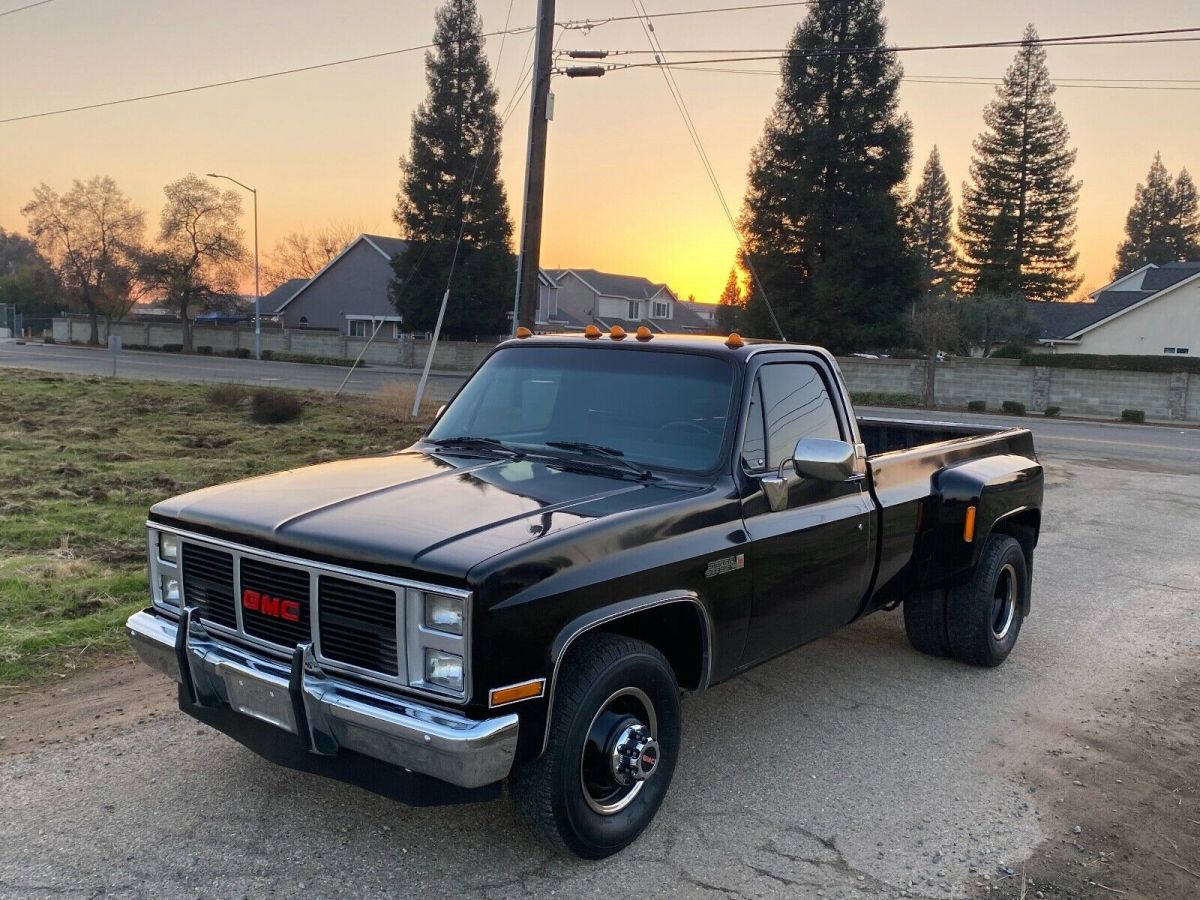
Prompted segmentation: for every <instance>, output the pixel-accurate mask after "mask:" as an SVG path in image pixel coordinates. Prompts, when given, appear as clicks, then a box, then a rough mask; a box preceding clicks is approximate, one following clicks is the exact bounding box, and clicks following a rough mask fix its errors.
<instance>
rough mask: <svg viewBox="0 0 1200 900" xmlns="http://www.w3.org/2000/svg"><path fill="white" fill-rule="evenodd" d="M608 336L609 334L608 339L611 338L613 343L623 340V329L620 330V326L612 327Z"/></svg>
mask: <svg viewBox="0 0 1200 900" xmlns="http://www.w3.org/2000/svg"><path fill="white" fill-rule="evenodd" d="M608 334H609V337H611V338H612V339H613V340H614V341H623V340H625V329H624V328H622V327H621V326H620V325H614V326H613V327H612V331H610V332H609V333H608Z"/></svg>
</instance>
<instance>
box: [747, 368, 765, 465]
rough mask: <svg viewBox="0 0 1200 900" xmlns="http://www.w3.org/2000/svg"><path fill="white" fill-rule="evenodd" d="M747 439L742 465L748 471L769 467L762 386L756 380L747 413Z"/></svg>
mask: <svg viewBox="0 0 1200 900" xmlns="http://www.w3.org/2000/svg"><path fill="white" fill-rule="evenodd" d="M746 416H747V418H746V439H745V440H744V441H743V442H742V465H743V466H745V467H746V471H747V472H763V471H766V468H767V441H766V437H765V434H766V432H765V431H764V430H763V416H762V387H761V385H760V383H759V381H758V379H755V381H754V390H753V391H751V393H750V409H749V410H748V411H747V413H746Z"/></svg>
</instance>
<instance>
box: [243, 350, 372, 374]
mask: <svg viewBox="0 0 1200 900" xmlns="http://www.w3.org/2000/svg"><path fill="white" fill-rule="evenodd" d="M263 356H264V357H265V356H266V353H263ZM271 359H273V360H275V361H276V362H296V363H307V364H308V365H310V366H342V367H344V368H347V369H348V368H350V366H352V365H354V360H353V359H350V358H348V357H344V356H309V355H307V354H305V353H287V352H285V351H282V350H276V351H274V352H272V354H271ZM358 368H360V369H365V368H367V364H366V363H364V362H360V363H359V364H358Z"/></svg>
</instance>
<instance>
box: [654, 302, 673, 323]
mask: <svg viewBox="0 0 1200 900" xmlns="http://www.w3.org/2000/svg"><path fill="white" fill-rule="evenodd" d="M650 316H651V318H654V319H669V318H671V304H670V302H668V301H667V300H655V301H654V304H653V306H652V308H651V312H650Z"/></svg>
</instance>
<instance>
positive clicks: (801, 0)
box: [556, 0, 816, 31]
mask: <svg viewBox="0 0 1200 900" xmlns="http://www.w3.org/2000/svg"><path fill="white" fill-rule="evenodd" d="M815 2H816V0H790V2H785V3H752V4H749V5H747V6H718V7H715V8H712V9H681V10H676V11H675V12H664V13H655V14H654V18H656V19H666V18H670V17H672V16H702V15H707V14H708V13H725V12H746V11H748V10H756V9H781V8H784V7H788V6H812V5H813V3H815ZM635 9H636V7H635ZM640 18H641V16H640V15H633V16H605V17H604V18H603V19H572V20H571V21H568V22H558V23H556V24H558V25H559V26H560V27H562V28H566V29H570V30H582V31H591V30H592V29H593V28H598V27H600V26H601V25H607V24H609V23H610V22H629V21H632V20H634V19H640Z"/></svg>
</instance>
